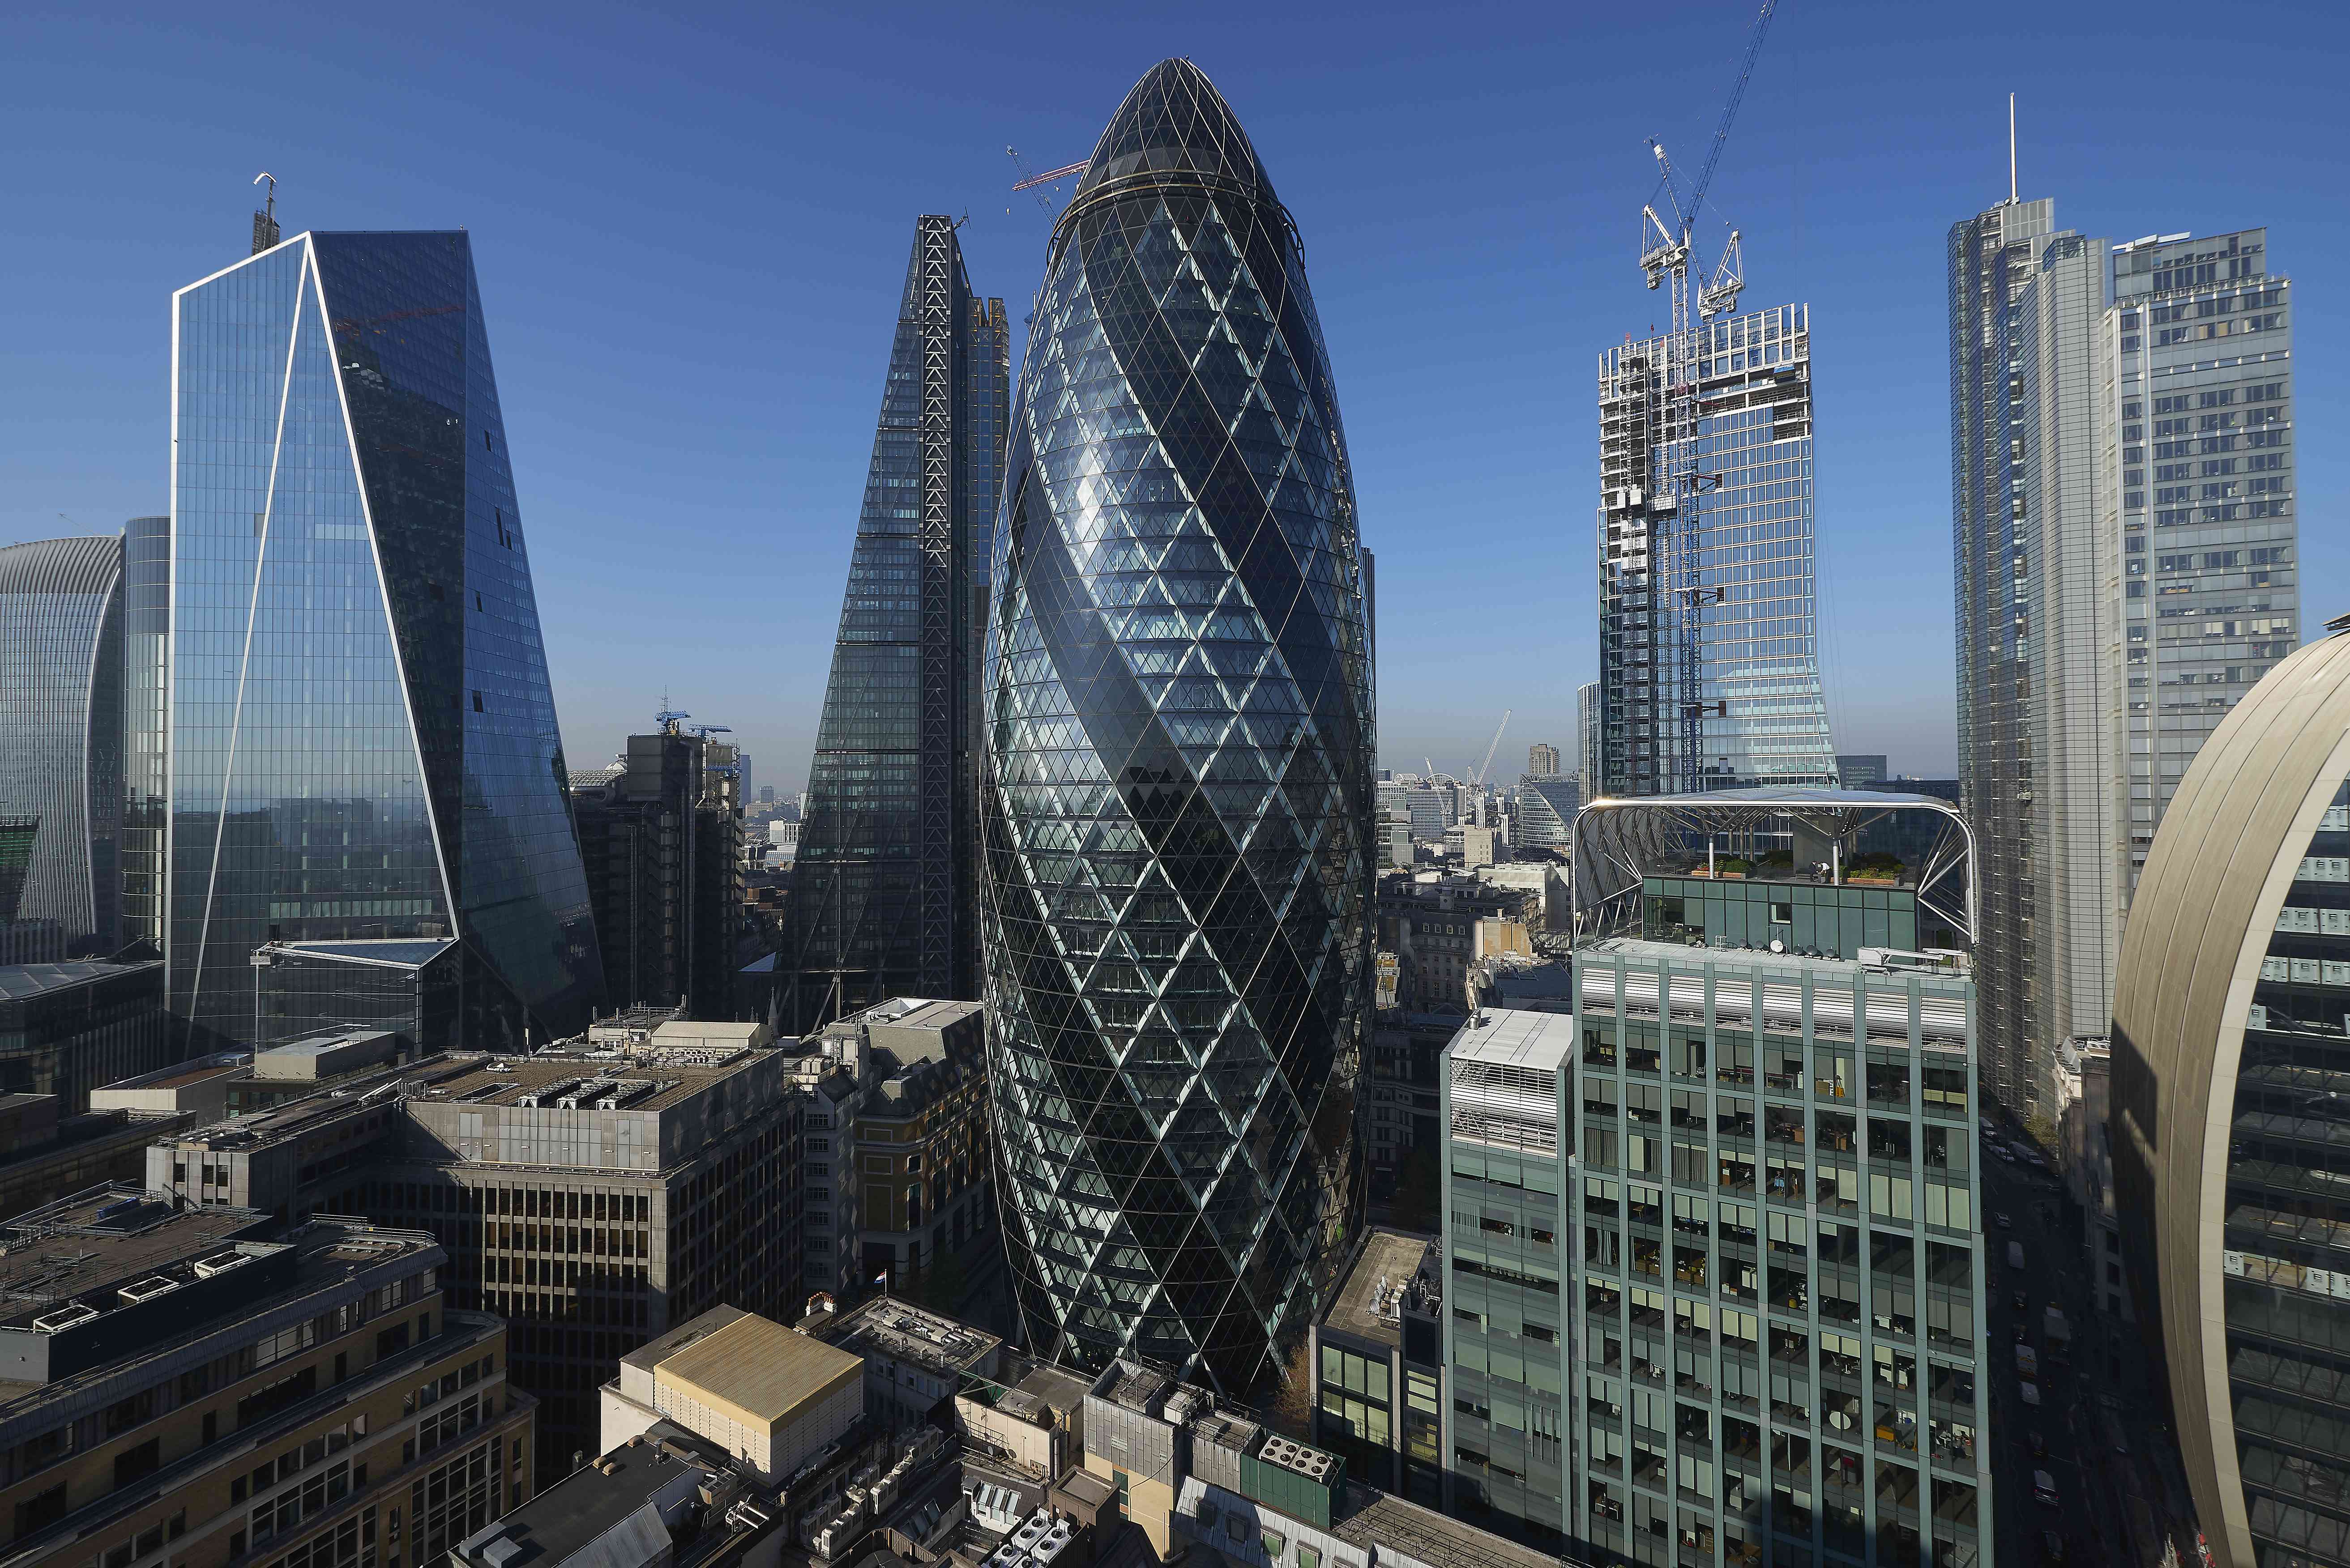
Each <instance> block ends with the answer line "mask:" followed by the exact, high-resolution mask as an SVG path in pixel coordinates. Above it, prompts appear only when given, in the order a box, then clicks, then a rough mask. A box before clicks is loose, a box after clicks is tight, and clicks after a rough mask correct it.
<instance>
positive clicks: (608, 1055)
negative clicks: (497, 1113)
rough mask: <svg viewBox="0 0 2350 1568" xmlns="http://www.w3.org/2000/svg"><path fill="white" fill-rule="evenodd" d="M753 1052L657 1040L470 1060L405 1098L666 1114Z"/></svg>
mask: <svg viewBox="0 0 2350 1568" xmlns="http://www.w3.org/2000/svg"><path fill="white" fill-rule="evenodd" d="M751 1057H752V1052H751V1051H750V1050H749V1049H748V1048H747V1047H745V1046H743V1045H739V1044H691V1045H688V1046H686V1047H683V1048H668V1047H664V1046H663V1045H662V1044H660V1042H659V1040H658V1039H656V1041H655V1042H654V1044H651V1045H649V1046H636V1047H622V1048H616V1049H614V1050H609V1051H592V1052H590V1051H582V1052H577V1053H571V1052H566V1053H562V1054H549V1053H546V1052H541V1053H539V1054H537V1055H535V1056H476V1057H473V1058H471V1059H470V1060H469V1061H468V1062H467V1064H466V1065H465V1066H464V1068H463V1071H459V1072H452V1073H449V1074H446V1075H440V1076H436V1077H435V1078H434V1079H433V1080H432V1081H431V1082H430V1083H428V1084H425V1085H421V1086H420V1087H418V1088H416V1089H413V1090H411V1094H410V1096H409V1097H410V1098H411V1100H421V1101H424V1102H426V1103H428V1104H431V1103H441V1102H447V1101H454V1100H463V1101H465V1102H467V1103H468V1104H473V1105H485V1106H525V1105H536V1106H543V1107H561V1108H565V1109H573V1110H586V1109H597V1110H631V1111H659V1110H667V1109H668V1108H669V1107H670V1106H675V1105H681V1104H683V1103H684V1102H685V1101H687V1100H690V1099H691V1098H692V1097H693V1096H696V1095H698V1094H700V1093H701V1092H702V1090H704V1089H706V1088H708V1087H709V1086H710V1085H712V1084H714V1083H716V1082H717V1081H718V1080H719V1079H721V1078H723V1077H726V1076H728V1075H730V1074H733V1073H734V1072H737V1071H739V1070H740V1069H741V1068H742V1066H743V1064H745V1063H747V1062H748V1061H750V1060H751ZM456 1060H458V1059H457V1058H455V1057H433V1058H431V1059H429V1060H427V1061H426V1062H424V1063H421V1064H419V1065H420V1066H421V1067H427V1068H429V1067H432V1066H433V1065H434V1064H437V1063H440V1062H444V1061H445V1062H455V1061H456ZM575 1101H576V1102H577V1104H569V1103H567V1102H575ZM607 1101H615V1102H617V1103H614V1104H606V1103H605V1102H607Z"/></svg>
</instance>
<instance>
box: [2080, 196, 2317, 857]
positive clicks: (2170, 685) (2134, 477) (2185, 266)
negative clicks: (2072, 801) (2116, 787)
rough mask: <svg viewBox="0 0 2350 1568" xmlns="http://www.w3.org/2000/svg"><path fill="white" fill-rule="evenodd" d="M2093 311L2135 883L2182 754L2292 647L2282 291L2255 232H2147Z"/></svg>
mask: <svg viewBox="0 0 2350 1568" xmlns="http://www.w3.org/2000/svg"><path fill="white" fill-rule="evenodd" d="M2111 298H2112V303H2111V304H2110V305H2109V306H2107V307H2106V311H2105V316H2104V321H2103V323H2102V325H2103V327H2104V336H2105V344H2104V347H2105V348H2106V353H2107V355H2108V356H2109V358H2108V359H2107V361H2106V362H2107V363H2108V364H2110V365H2111V366H2112V368H2113V370H2112V373H2113V379H2114V381H2115V384H2116V386H2117V388H2118V391H2117V392H2116V394H2115V396H2116V399H2117V400H2118V401H2119V403H2120V405H2121V407H2120V416H2121V420H2120V422H2121V432H2120V434H2121V440H2120V442H2119V445H2120V448H2121V472H2120V474H2119V476H2118V478H2119V483H2117V484H2116V485H2113V486H2112V489H2113V490H2114V491H2116V492H2118V495H2119V500H2120V510H2121V539H2122V549H2123V551H2124V553H2125V560H2126V567H2125V577H2126V587H2124V590H2123V594H2124V597H2123V601H2122V605H2121V630H2122V639H2123V641H2124V644H2125V646H2126V663H2127V671H2126V677H2125V680H2126V683H2127V684H2126V693H2127V699H2128V705H2129V706H2128V728H2127V734H2126V745H2125V747H2124V752H2125V754H2126V756H2127V757H2128V758H2129V776H2128V788H2129V816H2128V824H2127V826H2128V834H2129V874H2130V878H2131V881H2132V882H2133V883H2135V882H2136V880H2137V873H2138V870H2139V868H2140V867H2143V866H2144V865H2145V864H2146V857H2147V849H2148V848H2149V846H2151V845H2152V844H2153V842H2154V833H2155V829H2156V827H2157V826H2158V825H2159V824H2160V823H2161V821H2162V815H2163V812H2164V810H2165V808H2166V807H2167V806H2168V804H2169V801H2170V797H2171V795H2172V794H2174V793H2175V792H2176V791H2177V790H2178V784H2179V780H2180V779H2181V778H2183V777H2184V776H2185V774H2186V772H2187V766H2188V764H2189V763H2191V762H2192V761H2194V759H2195V754H2196V753H2197V752H2198V751H2199V750H2200V749H2201V748H2202V745H2203V742H2205V740H2207V739H2208V738H2209V737H2210V734H2211V732H2212V731H2213V730H2214V729H2216V728H2217V727H2218V725H2219V723H2220V720H2222V719H2224V718H2226V717H2227V715H2228V711H2229V710H2230V709H2231V708H2233V707H2234V706H2235V705H2236V704H2237V703H2238V702H2240V701H2242V700H2243V698H2244V697H2245V695H2246V694H2247V693H2248V692H2250V691H2251V689H2252V686H2253V685H2254V683H2256V682H2257V681H2259V680H2260V679H2261V678H2262V676H2263V675H2265V674H2267V673H2268V671H2269V670H2271V669H2272V668H2273V667H2274V665H2275V663H2276V661H2277V660H2278V659H2282V658H2283V657H2284V656H2285V655H2287V654H2289V653H2291V652H2292V651H2293V649H2295V648H2297V647H2299V646H2300V631H2301V588H2300V576H2301V574H2300V569H2299V566H2298V561H2299V555H2300V552H2299V550H2298V548H2297V545H2298V538H2299V522H2298V519H2297V518H2296V516H2295V508H2294V492H2293V286H2292V284H2291V283H2290V281H2289V280H2287V279H2285V278H2283V277H2280V276H2278V275H2276V274H2274V273H2272V272H2271V271H2270V270H2269V256H2268V231H2267V230H2266V229H2245V230H2241V231H2240V232H2238V233H2235V234H2214V235H2211V236H2210V237H2208V238H2205V239H2191V238H2189V237H2188V236H2187V235H2185V234H2163V235H2160V236H2158V237H2157V238H2154V239H2151V240H2137V241H2134V242H2132V243H2131V244H2126V245H2121V246H2117V247H2116V249H2115V251H2114V253H2113V289H2112V296H2111ZM2141 423H2142V424H2143V429H2142V430H2141V428H2140V427H2141ZM2141 438H2143V441H2141ZM2149 561H2150V562H2151V564H2150V565H2149ZM2149 581H2150V582H2151V585H2152V586H2151V587H2149V586H2148V583H2149Z"/></svg>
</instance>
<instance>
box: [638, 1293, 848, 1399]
mask: <svg viewBox="0 0 2350 1568" xmlns="http://www.w3.org/2000/svg"><path fill="white" fill-rule="evenodd" d="M864 1365H865V1364H864V1362H863V1361H862V1360H860V1359H859V1358H858V1357H857V1356H855V1355H850V1354H849V1353H847V1351H845V1350H838V1349H835V1348H834V1347H833V1346H831V1345H827V1344H825V1343H824V1342H823V1341H822V1340H820V1339H814V1338H811V1337H809V1336H808V1335H806V1334H801V1333H800V1332H798V1331H797V1330H796V1329H789V1328H785V1326H784V1325H783V1324H779V1323H775V1322H772V1321H770V1320H769V1319H766V1318H764V1317H756V1316H754V1315H752V1314H748V1313H744V1314H740V1315H738V1316H737V1317H736V1318H735V1319H734V1321H733V1322H732V1323H728V1324H722V1325H720V1326H719V1327H717V1328H716V1329H714V1330H712V1332H710V1333H709V1334H703V1335H702V1336H700V1337H699V1338H696V1339H694V1340H691V1341H690V1342H688V1343H687V1344H686V1345H683V1346H682V1347H681V1348H680V1349H677V1350H675V1351H672V1352H671V1354H670V1355H667V1356H665V1357H663V1358H662V1359H661V1361H660V1363H659V1365H658V1366H656V1368H655V1376H657V1377H659V1378H660V1379H661V1380H663V1381H666V1382H674V1383H681V1384H684V1385H686V1386H689V1387H690V1388H691V1389H692V1390H693V1392H694V1393H695V1394H696V1395H697V1396H699V1397H701V1398H702V1401H703V1402H704V1403H706V1404H714V1405H722V1406H725V1407H730V1408H731V1411H732V1413H733V1414H734V1415H736V1416H737V1417H739V1418H740V1419H741V1420H742V1422H743V1425H744V1426H751V1427H756V1426H767V1425H771V1424H773V1423H774V1422H776V1421H780V1420H783V1419H785V1417H788V1416H790V1415H791V1414H792V1413H793V1412H794V1411H795V1410H797V1409H798V1408H800V1407H801V1406H803V1405H805V1404H806V1403H807V1402H808V1401H809V1400H811V1399H814V1398H816V1397H818V1396H820V1395H823V1394H826V1393H828V1392H830V1390H831V1389H832V1387H833V1386H835V1385H836V1384H837V1383H838V1382H839V1381H840V1379H841V1378H842V1377H843V1376H856V1375H861V1374H862V1373H863V1370H864Z"/></svg>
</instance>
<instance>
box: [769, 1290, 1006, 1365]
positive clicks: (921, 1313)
mask: <svg viewBox="0 0 2350 1568" xmlns="http://www.w3.org/2000/svg"><path fill="white" fill-rule="evenodd" d="M802 1326H803V1327H804V1328H805V1329H806V1330H807V1332H808V1333H810V1334H814V1335H816V1337H817V1338H820V1339H822V1340H823V1341H824V1342H825V1343H826V1344H827V1345H835V1346H837V1347H838V1348H839V1349H841V1350H845V1351H847V1352H848V1353H849V1354H850V1355H873V1356H887V1357H889V1358H890V1359H892V1360H896V1361H910V1362H912V1363H914V1364H915V1365H916V1366H922V1367H926V1368H929V1369H931V1370H933V1371H936V1372H940V1373H943V1374H955V1373H962V1372H967V1371H969V1370H971V1369H972V1367H975V1366H979V1365H980V1364H981V1363H982V1362H983V1361H985V1360H986V1359H987V1358H988V1356H989V1355H991V1354H992V1353H993V1351H994V1350H995V1348H996V1347H997V1346H998V1345H1002V1344H1003V1340H1002V1339H1000V1338H999V1337H997V1336H996V1335H994V1334H989V1333H987V1332H986V1331H985V1330H983V1329H976V1328H973V1327H972V1326H971V1325H970V1324H966V1323H959V1322H957V1321H956V1320H955V1319H953V1318H951V1317H947V1316H944V1315H942V1314H939V1313H934V1312H931V1311H929V1310H928V1309H927V1308H923V1307H918V1306H916V1305H914V1303H911V1302H909V1301H906V1300H904V1299H903V1298H901V1297H898V1296H875V1297H873V1298H872V1299H871V1300H869V1301H865V1302H861V1303H858V1305H856V1306H854V1307H851V1308H850V1309H849V1310H848V1311H847V1312H845V1313H842V1314H839V1315H838V1316H837V1317H833V1316H831V1315H830V1314H825V1313H816V1314H811V1316H810V1317H809V1318H807V1319H806V1320H805V1321H804V1322H803V1324H802Z"/></svg>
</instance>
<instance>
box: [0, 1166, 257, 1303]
mask: <svg viewBox="0 0 2350 1568" xmlns="http://www.w3.org/2000/svg"><path fill="white" fill-rule="evenodd" d="M267 1218H268V1216H267V1215H265V1214H264V1213H262V1212H261V1211H260V1210H257V1209H228V1208H217V1207H215V1208H211V1209H187V1210H182V1209H175V1208H173V1207H172V1204H171V1203H170V1202H168V1201H167V1200H165V1199H162V1198H161V1197H159V1196H156V1195H154V1194H151V1193H146V1192H142V1191H140V1189H137V1188H134V1187H129V1186H119V1185H109V1186H106V1187H98V1188H92V1189H89V1190H88V1191H85V1192H78V1193H76V1194H74V1195H73V1196H72V1197H70V1198H65V1199H59V1200H58V1201H57V1202H55V1203H51V1204H48V1205H47V1206H46V1207H44V1208H40V1209H36V1210H33V1211H32V1212H30V1213H28V1214H22V1215H19V1216H17V1217H16V1219H14V1220H10V1221H8V1222H7V1223H6V1224H5V1225H0V1245H5V1249H6V1251H5V1256H0V1299H5V1301H6V1303H7V1305H8V1307H9V1308H10V1309H13V1310H9V1311H7V1312H6V1314H5V1316H0V1326H7V1327H14V1326H21V1325H20V1324H19V1321H18V1320H20V1319H21V1320H22V1321H23V1323H26V1324H29V1323H30V1322H31V1321H32V1319H33V1318H35V1317H36V1316H38V1315H40V1314H41V1313H43V1312H44V1311H46V1310H47V1306H48V1304H49V1303H56V1302H60V1301H63V1300H65V1299H66V1298H67V1297H68V1296H79V1295H85V1294H87V1293H89V1292H92V1291H99V1290H104V1289H107V1288H108V1287H109V1286H112V1285H116V1284H123V1283H128V1282H130V1281H133V1280H138V1279H143V1278H145V1277H146V1276H147V1275H149V1274H152V1273H155V1272H159V1271H161V1269H163V1268H164V1267H165V1266H166V1265H167V1264H171V1263H175V1262H182V1261H184V1260H187V1259H190V1258H194V1257H200V1256H202V1255H203V1254H204V1253H206V1252H211V1251H220V1250H221V1249H223V1248H224V1247H226V1246H228V1245H229V1244H230V1242H231V1241H234V1239H235V1238H237V1237H238V1236H239V1235H241V1234H242V1233H244V1232H245V1231H250V1230H251V1229H252V1228H253V1227H254V1226H255V1225H256V1224H258V1223H259V1222H261V1221H262V1220H266V1219H267Z"/></svg>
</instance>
